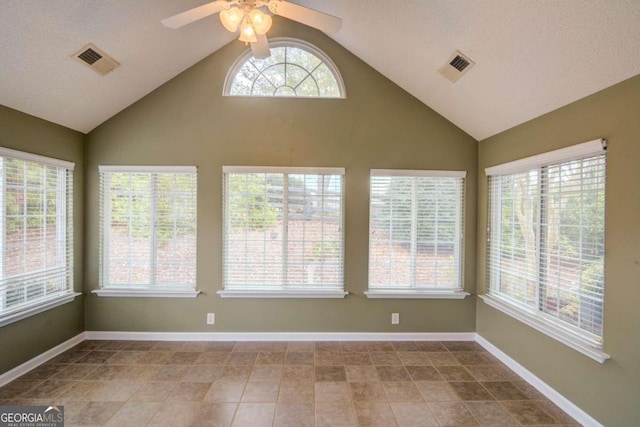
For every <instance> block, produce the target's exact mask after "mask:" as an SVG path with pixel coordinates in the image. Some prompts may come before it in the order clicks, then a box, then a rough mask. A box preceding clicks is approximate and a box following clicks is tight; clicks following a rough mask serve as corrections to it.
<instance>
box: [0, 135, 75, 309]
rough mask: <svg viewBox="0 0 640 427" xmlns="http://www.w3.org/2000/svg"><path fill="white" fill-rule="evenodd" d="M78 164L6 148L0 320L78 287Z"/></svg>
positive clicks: (1, 151)
mask: <svg viewBox="0 0 640 427" xmlns="http://www.w3.org/2000/svg"><path fill="white" fill-rule="evenodd" d="M73 169H74V164H73V163H70V162H65V161H62V160H57V159H51V158H48V157H43V156H38V155H33V154H29V153H22V152H19V151H15V150H10V149H6V148H0V179H1V182H0V212H2V217H1V218H2V219H1V221H0V254H1V256H2V261H1V262H0V321H1V320H2V318H3V317H7V318H8V317H9V316H14V317H15V315H16V314H17V313H21V312H25V311H27V310H30V311H32V312H33V309H34V307H38V306H43V305H45V304H47V303H48V302H49V301H51V300H52V299H55V298H57V297H62V296H64V295H68V294H70V293H72V292H73Z"/></svg>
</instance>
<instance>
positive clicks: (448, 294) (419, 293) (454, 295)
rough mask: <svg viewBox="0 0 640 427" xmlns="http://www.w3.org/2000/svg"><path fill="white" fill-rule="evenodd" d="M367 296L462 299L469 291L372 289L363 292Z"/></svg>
mask: <svg viewBox="0 0 640 427" xmlns="http://www.w3.org/2000/svg"><path fill="white" fill-rule="evenodd" d="M364 294H365V295H366V296H367V298H386V299H464V298H466V297H467V296H468V295H471V294H469V292H463V291H449V290H447V291H438V290H417V289H373V290H369V291H366V292H365V293H364Z"/></svg>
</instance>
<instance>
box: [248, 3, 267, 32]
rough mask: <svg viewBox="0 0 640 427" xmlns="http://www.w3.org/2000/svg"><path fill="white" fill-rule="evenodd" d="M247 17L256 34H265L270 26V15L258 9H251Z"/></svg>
mask: <svg viewBox="0 0 640 427" xmlns="http://www.w3.org/2000/svg"><path fill="white" fill-rule="evenodd" d="M249 19H251V23H252V24H253V28H254V29H255V30H256V34H265V33H266V32H267V31H269V29H270V28H271V22H272V20H271V16H269V15H267V14H266V13H264V12H262V11H261V10H259V9H253V10H252V11H251V12H249Z"/></svg>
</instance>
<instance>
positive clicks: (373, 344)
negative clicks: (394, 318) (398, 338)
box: [367, 341, 394, 352]
mask: <svg viewBox="0 0 640 427" xmlns="http://www.w3.org/2000/svg"><path fill="white" fill-rule="evenodd" d="M367 349H368V350H369V351H372V352H373V351H394V350H393V346H392V345H391V343H390V342H387V341H370V342H367Z"/></svg>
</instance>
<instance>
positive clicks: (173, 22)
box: [160, 0, 230, 29]
mask: <svg viewBox="0 0 640 427" xmlns="http://www.w3.org/2000/svg"><path fill="white" fill-rule="evenodd" d="M229 4H230V3H229V2H228V1H227V0H216V1H213V2H211V3H207V4H203V5H202V6H198V7H194V8H193V9H189V10H187V11H186V12H182V13H178V14H177V15H173V16H170V17H169V18H165V19H163V20H162V21H160V22H162V25H164V26H165V27H169V28H173V29H176V28H180V27H183V26H185V25H187V24H191V23H192V22H195V21H197V20H198V19H202V18H206V17H207V16H210V15H213V14H214V13H218V12H220V11H222V10H224V9H226V8H228V7H229Z"/></svg>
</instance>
